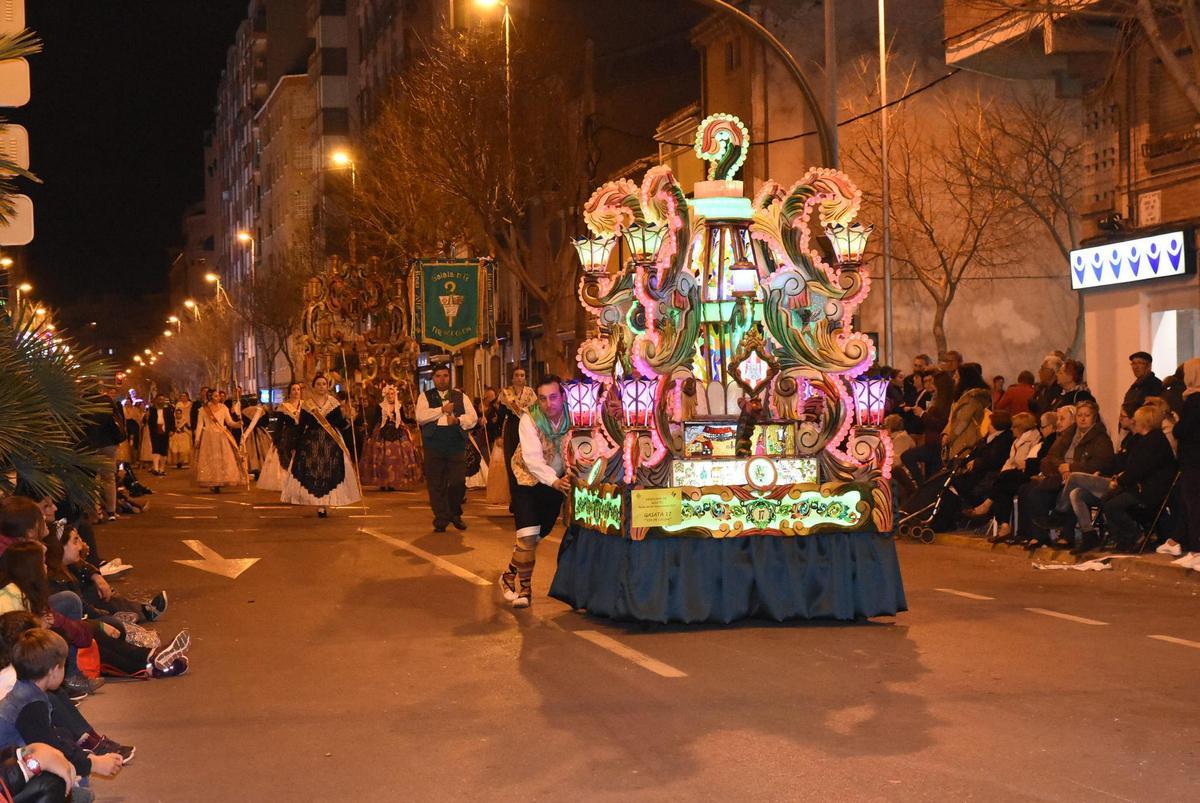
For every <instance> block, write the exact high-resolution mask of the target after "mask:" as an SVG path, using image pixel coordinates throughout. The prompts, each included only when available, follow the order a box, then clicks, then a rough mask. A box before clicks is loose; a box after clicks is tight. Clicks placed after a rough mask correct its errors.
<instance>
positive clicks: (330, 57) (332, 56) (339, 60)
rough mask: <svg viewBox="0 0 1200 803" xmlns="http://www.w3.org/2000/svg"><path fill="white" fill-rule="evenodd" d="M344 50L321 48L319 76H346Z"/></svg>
mask: <svg viewBox="0 0 1200 803" xmlns="http://www.w3.org/2000/svg"><path fill="white" fill-rule="evenodd" d="M347 72H348V70H347V69H346V48H344V47H323V48H321V75H346V74H347Z"/></svg>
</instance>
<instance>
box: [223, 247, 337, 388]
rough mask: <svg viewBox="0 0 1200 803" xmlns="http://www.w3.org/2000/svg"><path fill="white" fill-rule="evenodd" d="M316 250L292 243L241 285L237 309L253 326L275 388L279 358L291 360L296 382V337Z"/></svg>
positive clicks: (270, 379)
mask: <svg viewBox="0 0 1200 803" xmlns="http://www.w3.org/2000/svg"><path fill="white" fill-rule="evenodd" d="M312 254H313V250H312V249H311V248H310V247H307V246H305V245H299V244H295V245H291V246H289V247H288V248H287V250H286V251H285V252H284V253H283V254H282V255H281V257H282V258H281V259H279V260H276V261H275V262H274V264H273V265H272V266H271V267H269V268H268V267H267V266H265V265H259V266H258V267H257V269H256V270H255V271H254V274H253V275H252V276H251V277H250V279H249V280H248V281H246V282H244V283H243V284H242V285H241V286H240V287H239V288H238V293H237V298H236V300H235V301H234V311H235V312H236V313H237V315H238V316H239V317H240V318H241V319H242V321H243V322H244V323H245V325H246V326H247V327H248V328H249V329H250V333H251V335H253V337H254V340H255V342H256V343H257V344H258V349H259V351H260V352H261V353H262V355H263V358H264V360H265V361H266V368H267V385H268V386H269V387H272V388H273V387H275V361H276V358H277V357H279V356H282V357H283V359H284V361H285V362H286V363H287V366H288V371H289V375H290V379H289V380H288V381H289V382H295V381H296V361H295V353H294V349H295V336H296V334H297V333H298V332H299V331H300V319H301V317H302V316H303V314H304V287H305V284H306V283H307V282H308V280H309V279H310V278H312V277H313V276H315V275H316V274H317V266H316V264H315V262H314V261H313V259H312Z"/></svg>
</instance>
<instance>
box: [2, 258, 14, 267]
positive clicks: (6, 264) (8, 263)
mask: <svg viewBox="0 0 1200 803" xmlns="http://www.w3.org/2000/svg"><path fill="white" fill-rule="evenodd" d="M12 266H13V261H12V257H0V268H5V269H8V268H11V267H12Z"/></svg>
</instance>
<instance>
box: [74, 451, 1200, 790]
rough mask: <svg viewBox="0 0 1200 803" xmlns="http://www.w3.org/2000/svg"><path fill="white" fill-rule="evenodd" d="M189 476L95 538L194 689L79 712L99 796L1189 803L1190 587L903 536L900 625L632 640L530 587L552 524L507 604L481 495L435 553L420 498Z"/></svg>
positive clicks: (175, 479) (759, 626) (1192, 717)
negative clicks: (348, 499) (292, 502)
mask: <svg viewBox="0 0 1200 803" xmlns="http://www.w3.org/2000/svg"><path fill="white" fill-rule="evenodd" d="M187 480H188V477H187V476H186V472H179V473H173V474H172V476H171V477H169V478H168V479H166V480H158V481H155V482H154V483H152V484H153V487H155V489H156V494H155V495H154V496H153V497H152V498H151V499H152V505H151V508H150V510H149V511H148V512H147V513H145V514H144V515H142V516H137V517H126V518H123V519H122V520H121V521H119V522H116V523H114V524H109V525H105V526H104V527H102V528H99V529H98V531H97V533H98V536H99V538H100V539H101V548H102V549H103V550H104V552H105V553H106V554H105V557H112V556H116V555H119V556H120V557H121V558H122V559H123V560H124V561H125V562H127V563H132V564H134V566H135V568H134V569H133V570H132V571H129V572H127V573H126V574H124V575H122V576H121V577H120V579H119V581H118V585H119V587H120V588H121V589H122V590H125V591H129V592H134V593H136V592H138V591H141V592H146V593H152V592H153V591H155V590H157V589H158V588H160V587H165V588H167V589H169V591H170V594H171V608H170V610H169V611H168V613H167V615H166V617H164V619H163V620H162V621H161V622H160V625H159V629H160V631H161V632H162V633H163V635H164V636H165V637H170V636H171V635H173V634H174V632H175V629H176V628H178V627H181V626H187V627H189V628H190V629H191V632H192V637H193V641H192V643H193V647H192V671H191V672H190V673H189V674H188V675H186V676H184V677H182V678H178V679H170V680H155V681H149V682H123V683H116V682H110V683H109V684H108V685H107V686H106V687H105V688H104V689H103V690H101V692H100V693H99V694H98V695H96V696H95V697H93V698H91V699H89V700H88V701H87V702H86V703H85V704H84V707H83V710H84V713H85V714H86V715H87V716H89V717H90V718H91V719H92V721H93V723H94V724H96V725H97V726H98V728H99V729H100V730H102V731H103V732H105V733H107V734H109V735H110V736H113V737H115V738H118V739H120V740H122V741H126V742H129V743H133V744H135V745H136V746H137V748H138V753H137V758H136V760H135V761H134V762H133V763H132V764H131V765H130V766H129V767H128V768H126V769H125V770H124V771H123V772H122V773H121V774H120V775H119V776H118V777H117V779H116V780H113V781H105V780H99V781H97V782H96V785H95V788H96V791H97V793H98V796H99V797H100V799H103V800H121V801H139V802H140V801H155V800H162V801H205V802H206V803H210V802H211V801H281V800H287V801H342V800H345V801H398V800H414V801H420V800H466V799H495V800H555V801H558V800H614V801H615V800H622V801H624V800H631V799H639V800H822V801H826V800H944V799H959V800H967V799H970V800H1005V801H1011V800H1071V801H1097V800H1146V801H1149V800H1154V801H1169V800H1196V799H1200V763H1198V762H1197V758H1198V755H1200V722H1198V718H1200V705H1198V703H1200V683H1198V680H1200V616H1197V613H1198V612H1200V600H1198V597H1197V593H1198V592H1200V573H1193V574H1196V575H1197V577H1196V582H1192V581H1191V580H1190V578H1186V579H1185V581H1179V582H1176V583H1174V584H1171V583H1167V582H1161V581H1156V580H1153V579H1149V578H1141V577H1130V576H1128V575H1124V574H1122V575H1117V574H1084V573H1079V572H1036V571H1034V570H1032V569H1031V568H1030V566H1029V563H1028V561H1024V560H1021V559H1019V558H1015V557H1012V556H997V555H991V554H989V553H986V552H978V551H974V550H967V549H959V548H954V547H947V546H936V545H933V546H926V545H919V544H907V543H905V544H901V562H902V566H903V569H904V578H905V585H906V589H907V592H908V599H909V606H910V608H911V610H910V611H909V612H908V613H905V614H901V615H900V616H898V617H896V618H895V619H887V618H884V619H878V620H872V621H871V622H868V623H860V624H854V625H847V624H832V623H807V624H805V623H801V624H787V625H778V624H770V623H761V622H753V623H743V624H739V625H736V626H731V627H653V628H641V627H637V626H626V625H613V624H610V623H608V622H606V621H604V620H600V619H593V618H590V617H588V616H586V615H583V614H578V613H574V612H572V611H570V610H569V609H568V608H567V607H566V606H565V605H562V604H561V603H559V602H557V601H554V600H551V599H549V598H548V597H546V590H547V588H548V587H549V584H550V578H551V575H552V572H553V568H554V561H555V552H556V550H557V546H558V536H559V535H561V533H556V535H555V537H553V538H552V539H551V540H550V541H549V542H546V543H543V545H542V547H541V551H540V553H539V564H538V570H537V573H536V576H535V597H534V605H533V607H532V608H531V609H529V610H527V611H512V610H511V609H509V608H508V607H507V605H505V604H504V603H503V602H502V601H501V600H500V597H499V594H498V592H497V590H496V588H495V586H494V584H493V583H494V580H495V578H496V576H497V575H498V573H499V571H500V569H501V568H502V566H503V565H504V564H505V562H506V560H507V557H508V555H509V551H510V549H511V535H510V530H509V526H510V523H511V520H510V519H508V518H507V517H506V516H503V515H501V511H494V510H491V509H489V508H488V506H487V505H486V504H485V503H483V502H482V501H481V500H480V499H479V497H478V494H479V492H472V497H471V501H470V502H469V515H468V517H467V521H468V524H469V525H470V529H469V530H468V531H467V532H466V533H462V534H459V533H457V532H454V531H451V532H449V533H445V534H435V533H433V532H432V531H431V528H430V525H429V520H430V517H429V511H428V507H427V504H426V500H425V497H424V494H423V492H422V493H390V494H380V493H370V494H369V495H368V498H367V500H366V502H367V508H366V509H365V510H363V509H342V510H338V511H336V512H335V513H334V514H333V516H332V517H331V518H329V519H325V520H321V519H318V518H317V517H316V515H315V513H314V512H313V511H312V510H300V509H290V508H284V507H282V506H280V505H279V504H278V502H277V497H275V496H273V495H271V494H268V493H266V492H257V491H256V492H252V493H247V492H244V491H243V492H235V493H222V494H220V495H213V494H210V493H207V492H204V491H202V490H199V489H196V488H194V487H192V486H191V485H190V484H188V482H187ZM185 540H191V541H200V542H201V543H202V544H203V545H204V546H206V547H208V548H210V549H212V550H215V552H216V553H218V554H219V555H220V556H222V557H224V558H258V559H259V560H258V561H257V562H256V563H254V564H253V565H252V566H251V567H250V568H248V569H246V570H245V571H244V573H242V574H241V575H240V576H239V577H237V578H236V579H229V578H228V577H225V576H220V575H218V574H213V573H209V572H205V571H201V570H199V569H197V568H194V567H193V566H188V565H182V564H179V563H176V562H175V561H177V560H189V559H193V560H194V559H197V558H198V555H197V554H196V552H195V551H194V550H192V549H190V548H189V547H188V546H186V545H185V544H184V543H183V542H184V541H185ZM1159 637H1165V638H1159ZM1172 639H1173V640H1172Z"/></svg>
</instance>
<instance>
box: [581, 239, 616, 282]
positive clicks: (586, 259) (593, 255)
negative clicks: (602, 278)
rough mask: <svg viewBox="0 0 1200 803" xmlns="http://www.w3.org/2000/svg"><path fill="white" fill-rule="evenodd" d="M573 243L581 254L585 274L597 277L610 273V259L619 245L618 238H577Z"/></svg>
mask: <svg viewBox="0 0 1200 803" xmlns="http://www.w3.org/2000/svg"><path fill="white" fill-rule="evenodd" d="M571 242H572V243H573V244H574V245H575V251H576V252H577V253H578V254H579V261H580V263H582V264H583V271H584V273H587V274H589V275H592V276H595V275H603V274H605V273H607V272H608V258H609V256H610V255H611V254H612V250H613V246H615V245H616V244H617V238H616V237H594V238H593V237H576V238H574V239H573V240H572V241H571Z"/></svg>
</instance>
